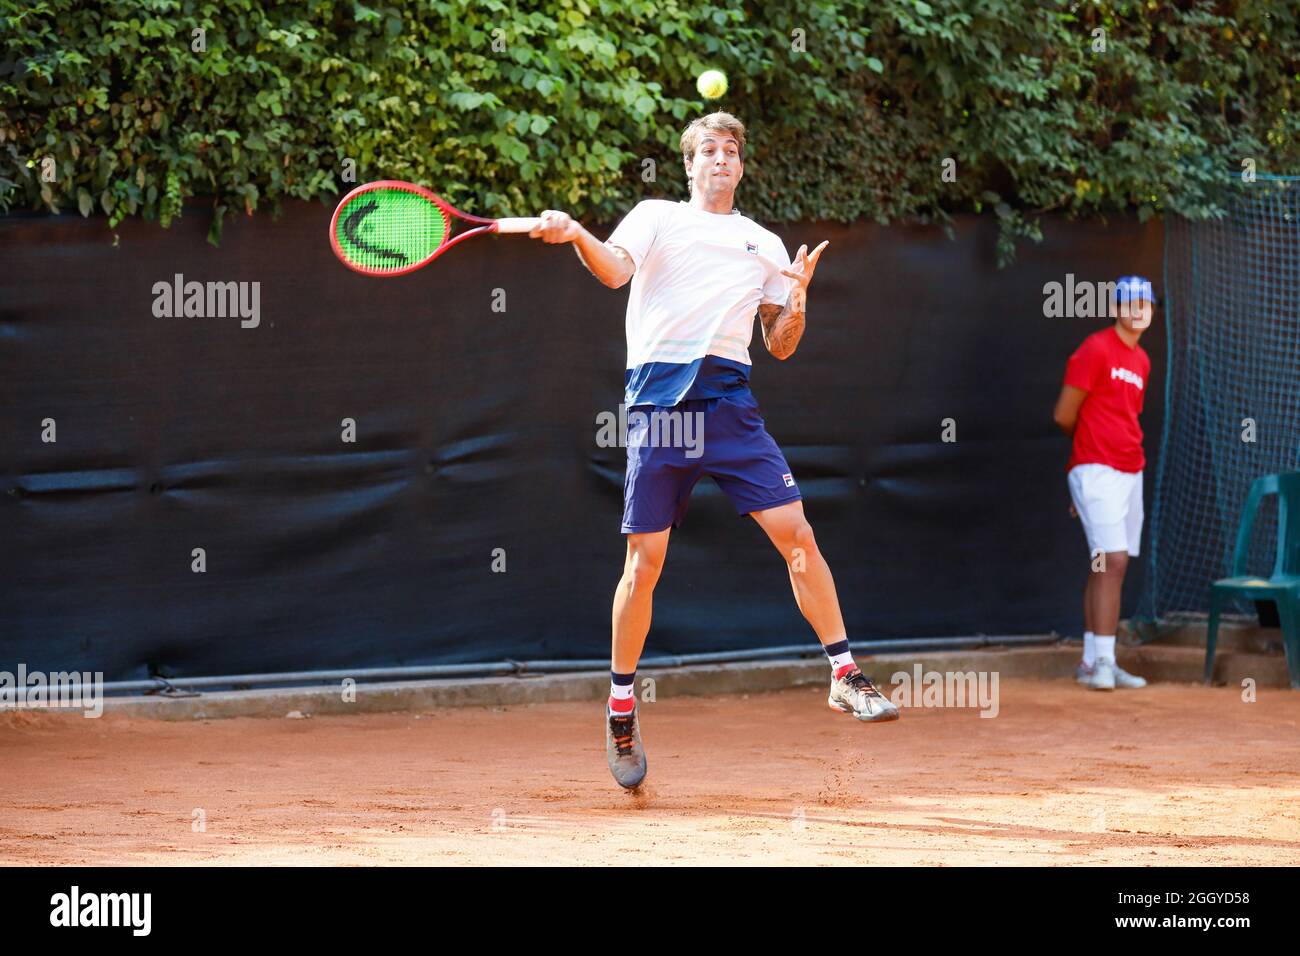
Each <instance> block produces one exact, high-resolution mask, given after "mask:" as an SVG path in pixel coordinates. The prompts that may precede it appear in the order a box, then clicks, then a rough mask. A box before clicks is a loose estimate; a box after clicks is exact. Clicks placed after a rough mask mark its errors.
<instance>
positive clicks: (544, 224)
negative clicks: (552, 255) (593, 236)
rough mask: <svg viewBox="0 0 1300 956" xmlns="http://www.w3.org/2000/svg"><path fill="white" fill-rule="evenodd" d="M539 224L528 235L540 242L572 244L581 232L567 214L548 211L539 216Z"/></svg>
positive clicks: (579, 227)
mask: <svg viewBox="0 0 1300 956" xmlns="http://www.w3.org/2000/svg"><path fill="white" fill-rule="evenodd" d="M541 220H542V221H541V222H539V223H538V224H537V226H536V227H534V229H533V231H532V232H530V233H529V234H528V235H529V236H530V237H531V238H533V239H540V240H542V242H552V243H554V242H573V240H575V239H577V238H578V235H579V234H580V233H581V231H582V226H580V225H578V223H576V222H575V221H574V220H573V219H572V218H571V217H570V216H569V214H568V213H567V212H560V211H559V210H558V209H548V210H546V211H545V212H543V213H542V215H541Z"/></svg>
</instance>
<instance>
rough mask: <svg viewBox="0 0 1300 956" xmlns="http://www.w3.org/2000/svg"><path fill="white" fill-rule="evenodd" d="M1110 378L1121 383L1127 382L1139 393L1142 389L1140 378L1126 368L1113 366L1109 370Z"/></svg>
mask: <svg viewBox="0 0 1300 956" xmlns="http://www.w3.org/2000/svg"><path fill="white" fill-rule="evenodd" d="M1110 377H1111V378H1112V379H1116V378H1117V379H1119V380H1120V381H1122V382H1128V383H1129V384H1130V385H1136V386H1137V387H1138V390H1139V391H1141V389H1142V376H1141V375H1139V374H1138V373H1137V372H1131V371H1129V370H1128V369H1126V368H1120V367H1119V366H1115V367H1113V368H1111V370H1110Z"/></svg>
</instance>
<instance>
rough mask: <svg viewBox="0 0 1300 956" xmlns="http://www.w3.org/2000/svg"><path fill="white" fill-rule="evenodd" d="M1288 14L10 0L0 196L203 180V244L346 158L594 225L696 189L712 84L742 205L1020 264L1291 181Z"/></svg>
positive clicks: (52, 198)
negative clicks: (689, 174)
mask: <svg viewBox="0 0 1300 956" xmlns="http://www.w3.org/2000/svg"><path fill="white" fill-rule="evenodd" d="M1298 9H1300V8H1298V7H1297V5H1296V4H1295V3H1294V2H1293V0H1278V2H1239V3H1233V2H1218V3H1212V2H1204V0H1159V2H1157V0H1149V2H1142V3H1123V2H1119V3H1115V2H1097V3H1092V2H1078V3H1054V2H1052V0H929V2H925V0H846V2H807V3H800V4H791V3H789V2H787V0H751V2H745V3H733V4H723V3H690V2H685V0H681V2H678V0H663V2H649V0H534V2H515V3H507V2H503V0H481V2H474V3H458V2H438V0H433V2H428V0H425V2H419V3H415V2H411V3H400V4H393V5H389V6H385V5H380V4H379V3H377V2H376V0H370V5H367V4H363V3H351V2H332V0H288V2H278V0H220V2H194V0H136V2H113V0H102V2H98V3H93V2H76V0H45V2H36V3H26V4H17V3H14V2H12V0H0V24H3V29H2V30H0V211H10V210H21V209H28V208H31V209H39V208H42V207H44V208H46V209H48V210H50V211H61V210H66V209H79V210H80V211H81V213H82V214H83V215H90V214H92V213H94V212H97V211H102V212H104V213H106V214H107V215H108V218H109V221H110V223H111V224H113V225H116V224H117V223H119V222H120V221H121V220H122V219H123V218H124V217H126V216H144V217H146V218H151V219H158V220H161V221H162V222H163V223H164V224H166V223H168V222H170V221H171V220H172V219H173V218H174V217H175V216H177V215H179V213H180V210H181V203H182V202H183V201H184V200H186V199H189V198H190V197H201V198H204V199H205V200H209V201H210V202H211V204H212V207H213V211H214V213H215V215H214V217H213V237H214V239H215V237H216V236H217V235H218V234H219V231H220V226H221V222H222V220H223V219H224V217H226V216H227V215H229V214H230V213H232V212H234V211H237V210H241V209H242V210H247V211H248V212H249V213H252V212H253V211H254V210H257V209H261V208H264V207H265V206H266V205H267V204H270V205H271V206H272V207H274V205H275V204H276V203H278V202H279V201H280V200H282V199H284V198H286V197H293V198H300V199H311V198H321V199H326V200H329V199H332V198H333V197H334V196H336V195H337V194H339V193H340V192H341V191H342V190H344V189H346V188H347V187H349V186H350V183H349V182H347V181H346V180H345V178H344V170H345V169H346V168H347V167H346V166H345V162H346V161H348V160H351V161H353V162H354V163H355V170H356V172H355V176H356V181H357V182H365V181H367V180H371V179H379V178H394V179H408V180H413V181H416V182H422V183H427V184H430V185H432V186H433V187H434V188H435V189H436V190H437V191H440V192H442V193H443V194H444V195H445V196H446V197H447V198H448V199H449V200H450V201H452V202H453V203H454V204H457V205H463V207H464V208H466V209H468V210H471V211H475V212H479V213H482V214H489V215H507V214H510V215H523V214H530V213H535V212H537V211H539V210H540V209H542V208H545V207H560V208H566V209H568V210H570V211H572V212H573V213H575V214H577V215H581V216H583V217H585V218H587V219H589V220H606V221H608V220H612V219H614V218H616V217H617V216H618V215H619V214H620V213H621V212H622V211H624V210H625V209H626V208H627V206H628V205H629V204H630V203H631V202H633V201H634V200H637V199H640V198H644V197H645V196H647V195H669V196H680V195H683V191H684V181H683V174H682V171H681V160H680V157H679V156H678V154H677V139H678V136H679V135H680V131H681V128H682V126H683V125H684V124H685V122H686V121H687V120H688V119H690V118H691V117H693V116H696V115H698V114H700V113H701V112H704V111H706V110H708V109H711V108H713V107H714V106H715V105H720V106H722V107H723V108H726V109H729V110H731V111H732V112H734V113H736V114H737V115H738V116H740V117H741V118H742V119H743V120H744V121H745V122H746V123H747V125H748V126H749V130H750V137H751V147H750V150H749V153H748V156H747V159H748V162H747V164H746V181H745V184H744V185H743V186H742V187H741V194H740V204H741V206H742V208H744V209H745V210H746V211H747V212H749V213H750V214H751V215H753V216H755V217H756V218H758V219H760V220H763V221H768V222H781V221H792V220H800V219H832V220H840V221H849V220H854V219H859V218H864V217H865V218H870V219H875V220H878V221H880V222H893V221H898V220H912V221H917V220H919V221H927V222H946V221H947V220H948V218H949V217H950V216H951V215H952V214H954V213H957V212H964V211H976V212H987V213H988V214H990V215H994V216H996V217H997V218H998V219H999V220H1000V222H1001V225H1002V227H1003V228H1002V230H1001V233H1000V234H1001V236H1002V239H1001V241H1000V244H999V245H1000V249H999V251H1000V253H1001V255H1002V257H1003V258H1004V259H1005V258H1007V256H1008V255H1009V254H1010V252H1011V250H1012V244H1013V242H1014V240H1015V238H1016V237H1019V236H1031V237H1032V236H1037V234H1038V233H1037V230H1038V225H1037V222H1038V217H1039V216H1041V215H1042V214H1043V213H1045V212H1047V211H1049V210H1060V211H1065V212H1068V213H1071V214H1082V215H1097V214H1102V215H1104V214H1107V213H1120V212H1132V211H1136V213H1137V214H1138V215H1140V216H1142V217H1144V218H1145V217H1147V216H1150V215H1151V214H1152V213H1162V212H1165V211H1174V212H1177V213H1180V214H1183V215H1186V216H1189V217H1192V218H1203V217H1206V216H1213V215H1215V214H1216V213H1217V212H1218V206H1217V204H1216V195H1217V192H1218V188H1219V187H1220V186H1221V185H1222V183H1223V181H1224V180H1225V178H1227V177H1229V176H1231V175H1232V174H1233V173H1234V172H1237V173H1239V172H1240V170H1241V168H1242V165H1241V164H1242V161H1243V160H1244V159H1252V160H1254V162H1255V163H1256V168H1257V169H1258V171H1259V172H1300V162H1298V161H1297V154H1298V153H1300V137H1298V135H1297V134H1298V133H1300V129H1298V124H1297V116H1296V112H1295V110H1294V108H1293V101H1294V100H1295V98H1296V97H1297V95H1300V30H1298V29H1297V27H1298V24H1300V14H1298V12H1297V11H1298ZM200 29H201V30H202V31H203V34H202V36H203V46H204V49H202V50H201V51H196V50H195V49H194V47H195V46H196V39H195V33H194V31H195V30H200ZM1099 30H1100V31H1104V33H1098V32H1097V31H1099ZM1099 40H1104V43H1105V50H1104V52H1103V51H1099V50H1098V49H1097V48H1096V47H1097V45H1098V41H1099ZM800 47H802V49H800ZM710 67H714V68H719V69H722V70H723V71H724V72H725V73H726V74H727V76H728V78H729V80H730V84H731V86H730V90H729V91H728V93H727V94H726V96H725V97H724V98H723V99H722V100H720V101H718V102H717V104H713V103H707V104H706V103H705V102H704V101H702V100H701V99H700V97H699V95H698V94H697V93H696V91H695V86H694V79H695V77H696V75H697V74H698V73H699V72H701V71H702V70H704V69H706V68H710ZM48 158H52V160H53V172H54V181H53V182H44V181H43V177H42V172H43V170H46V169H49V166H48ZM647 158H648V159H653V160H654V161H655V163H656V172H657V178H656V179H655V180H654V181H653V182H649V183H647V182H645V181H644V175H643V174H644V173H645V171H646V166H645V163H644V160H645V159H647ZM945 159H948V160H952V161H954V164H955V165H954V164H948V167H947V168H948V169H949V170H950V172H955V181H947V179H952V178H953V177H952V176H951V175H950V176H948V177H946V178H945V177H944V175H943V171H944V168H945V164H944V160H945Z"/></svg>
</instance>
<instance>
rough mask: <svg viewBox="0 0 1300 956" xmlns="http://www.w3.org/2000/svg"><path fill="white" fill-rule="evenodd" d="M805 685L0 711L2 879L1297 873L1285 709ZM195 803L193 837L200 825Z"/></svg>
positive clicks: (1047, 686) (1269, 698) (1201, 699)
mask: <svg viewBox="0 0 1300 956" xmlns="http://www.w3.org/2000/svg"><path fill="white" fill-rule="evenodd" d="M825 697H826V691H825V688H824V687H805V688H799V689H794V690H786V691H780V692H774V693H768V694H752V695H748V696H718V697H679V698H675V699H672V700H661V701H659V702H657V703H654V704H648V705H646V715H647V718H650V717H652V718H653V719H647V720H646V729H645V734H646V743H647V747H648V750H649V755H650V761H651V770H652V773H651V775H650V778H649V780H648V782H647V785H646V786H645V787H643V788H642V789H641V790H640V791H637V792H622V791H620V790H618V788H616V787H613V786H611V784H610V781H609V779H608V777H609V770H608V769H607V767H606V765H605V756H604V753H603V751H602V749H601V747H600V742H601V741H600V735H601V732H602V725H601V720H600V704H599V703H582V704H577V703H548V704H536V705H525V706H518V707H495V708H490V709H483V708H449V709H442V710H437V711H431V712H424V713H419V714H416V713H401V714H378V715H358V716H345V717H332V716H323V717H312V718H309V719H302V720H296V719H293V720H291V719H257V718H237V719H231V720H210V721H196V722H192V723H172V722H163V721H153V720H146V719H140V718H125V717H119V716H113V715H111V714H110V715H106V716H104V717H103V718H101V719H97V720H86V719H84V718H82V717H81V716H79V715H71V714H48V713H35V712H31V711H22V712H9V713H5V714H0V764H3V766H4V767H5V773H4V775H3V778H2V779H0V862H3V863H5V864H109V865H112V864H131V865H140V864H197V863H205V864H211V863H215V864H413V865H421V864H450V863H468V864H511V863H521V864H522V863H533V862H535V863H540V862H545V863H547V864H593V865H605V864H608V862H609V861H610V860H611V859H612V858H613V857H612V856H611V853H612V852H616V853H617V859H618V860H619V861H620V862H621V863H623V864H637V863H649V864H654V863H679V864H681V863H685V864H692V863H699V864H719V863H722V864H757V863H794V864H818V863H833V862H835V861H836V859H837V854H838V853H839V852H840V849H841V848H842V847H843V845H844V844H845V843H847V842H852V844H854V845H855V846H859V847H866V848H869V850H870V853H871V856H872V860H873V862H875V863H881V864H890V865H893V864H935V865H991V864H1092V865H1100V864H1117V863H1118V864H1138V865H1142V864H1161V865H1164V864H1180V865H1205V864H1245V865H1260V864H1265V865H1288V864H1290V865H1294V864H1296V863H1300V748H1297V747H1296V746H1295V741H1296V739H1297V735H1298V732H1300V694H1295V693H1291V692H1288V691H1285V690H1261V691H1260V692H1259V698H1258V700H1257V701H1256V702H1254V703H1244V702H1243V701H1242V700H1241V694H1240V690H1239V689H1237V688H1234V687H1218V688H1211V687H1202V686H1195V685H1189V684H1164V685H1161V684H1156V685H1153V686H1151V687H1150V688H1148V689H1146V690H1145V691H1143V692H1141V693H1121V692H1117V693H1114V694H1109V695H1107V696H1106V698H1105V700H1104V701H1103V702H1102V703H1101V704H1100V705H1099V704H1098V702H1097V697H1098V695H1096V694H1094V693H1091V692H1089V691H1087V690H1085V689H1083V688H1079V687H1076V686H1075V685H1074V683H1073V682H1072V681H1068V680H1054V681H1053V680H1048V681H1044V680H1034V679H1007V680H1005V681H1003V683H1002V688H1001V709H1000V713H999V714H998V716H997V717H995V718H992V719H983V718H980V717H979V716H978V712H977V711H976V710H955V709H950V710H944V709H938V708H934V709H913V708H907V709H904V711H903V719H902V720H900V721H897V722H894V723H891V724H884V725H864V724H861V723H858V722H857V721H854V720H852V719H850V718H848V717H842V716H837V715H835V714H832V713H830V712H828V710H827V708H826V704H825ZM196 810H201V811H202V813H203V815H204V817H205V820H206V832H194V829H193V825H192V820H193V819H194V818H195V811H196Z"/></svg>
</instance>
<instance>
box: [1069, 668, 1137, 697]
mask: <svg viewBox="0 0 1300 956" xmlns="http://www.w3.org/2000/svg"><path fill="white" fill-rule="evenodd" d="M1110 667H1111V670H1112V671H1113V672H1114V675H1115V677H1114V684H1113V686H1112V687H1099V688H1097V689H1098V690H1113V689H1114V688H1116V687H1117V688H1120V689H1122V690H1136V689H1137V688H1139V687H1146V686H1147V681H1146V678H1145V677H1138V676H1137V675H1136V674H1130V673H1129V672H1128V671H1126V670H1124V668H1122V667H1120V666H1119V665H1118V664H1116V663H1115V662H1114V661H1112V662H1111V664H1110ZM1094 673H1096V668H1095V667H1089V666H1088V665H1087V664H1085V663H1083V661H1080V662H1079V666H1078V667H1076V668H1075V669H1074V679H1075V681H1077V682H1078V683H1080V684H1083V685H1084V686H1085V687H1091V686H1092V677H1093V674H1094Z"/></svg>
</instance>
